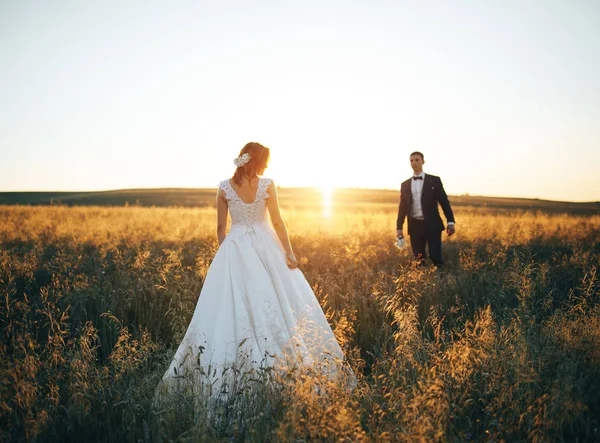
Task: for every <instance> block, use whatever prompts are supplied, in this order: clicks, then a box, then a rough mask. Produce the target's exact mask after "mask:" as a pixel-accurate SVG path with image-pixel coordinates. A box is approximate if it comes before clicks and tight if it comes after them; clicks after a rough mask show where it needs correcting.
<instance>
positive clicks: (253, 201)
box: [227, 177, 261, 205]
mask: <svg viewBox="0 0 600 443" xmlns="http://www.w3.org/2000/svg"><path fill="white" fill-rule="evenodd" d="M260 181H261V178H260V177H258V184H257V186H256V194H255V195H254V200H252V201H251V202H250V203H246V202H245V201H244V200H242V197H240V196H239V195H238V193H237V191H236V190H235V189H234V188H233V185H232V184H231V179H229V180H227V184H228V185H229V187H230V188H231V191H232V192H233V193H234V194H235V196H236V197H237V199H238V200H239V201H240V202H241V203H243V204H245V205H253V204H254V203H256V200H258V194H259V192H260Z"/></svg>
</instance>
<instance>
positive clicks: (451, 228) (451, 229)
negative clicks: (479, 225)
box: [446, 225, 456, 237]
mask: <svg viewBox="0 0 600 443" xmlns="http://www.w3.org/2000/svg"><path fill="white" fill-rule="evenodd" d="M455 232H456V229H455V228H454V225H448V227H447V228H446V234H448V237H449V236H451V235H453V234H454V233H455Z"/></svg>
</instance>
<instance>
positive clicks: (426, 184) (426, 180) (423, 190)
mask: <svg viewBox="0 0 600 443" xmlns="http://www.w3.org/2000/svg"><path fill="white" fill-rule="evenodd" d="M427 189H429V175H427V174H425V177H424V178H423V187H422V188H421V208H424V207H425V205H424V202H425V193H426V192H427Z"/></svg>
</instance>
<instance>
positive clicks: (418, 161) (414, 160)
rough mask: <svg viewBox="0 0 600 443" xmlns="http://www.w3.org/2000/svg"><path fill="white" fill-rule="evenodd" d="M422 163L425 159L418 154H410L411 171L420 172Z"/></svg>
mask: <svg viewBox="0 0 600 443" xmlns="http://www.w3.org/2000/svg"><path fill="white" fill-rule="evenodd" d="M423 163H425V161H424V160H423V157H421V156H420V155H411V156H410V167H411V168H412V169H413V171H415V172H421V170H422V169H423Z"/></svg>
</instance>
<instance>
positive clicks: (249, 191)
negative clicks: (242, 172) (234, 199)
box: [230, 177, 260, 203]
mask: <svg viewBox="0 0 600 443" xmlns="http://www.w3.org/2000/svg"><path fill="white" fill-rule="evenodd" d="M259 180H260V179H259V178H258V177H252V178H250V179H248V178H245V177H244V178H242V181H241V183H240V184H237V183H235V182H234V181H233V179H232V180H230V184H231V187H232V188H233V190H234V191H235V193H236V194H237V195H238V196H239V198H240V199H241V200H242V201H243V202H244V203H252V202H253V201H254V200H255V199H256V195H257V192H258V183H259Z"/></svg>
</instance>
